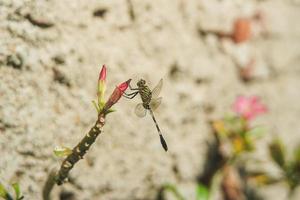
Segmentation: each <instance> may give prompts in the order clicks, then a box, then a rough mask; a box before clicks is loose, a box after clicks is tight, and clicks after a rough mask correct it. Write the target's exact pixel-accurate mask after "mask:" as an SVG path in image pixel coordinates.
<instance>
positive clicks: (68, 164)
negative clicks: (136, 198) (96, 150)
mask: <svg viewBox="0 0 300 200" xmlns="http://www.w3.org/2000/svg"><path fill="white" fill-rule="evenodd" d="M104 124H105V114H103V113H100V114H99V116H98V120H97V121H96V123H95V125H94V126H93V128H91V130H90V131H89V132H88V133H87V134H86V135H85V136H84V138H83V139H82V140H81V141H80V142H79V143H78V144H77V146H75V147H74V148H73V150H72V153H71V154H70V155H68V156H67V157H66V159H65V160H64V161H63V162H62V164H61V167H60V170H59V171H58V173H57V175H56V177H55V181H56V183H57V185H61V184H63V182H64V180H65V179H66V178H67V177H68V174H69V172H70V170H71V169H72V168H73V167H74V165H75V164H76V163H77V162H78V161H79V160H80V159H82V158H83V156H84V155H85V154H86V152H87V151H88V150H89V148H90V147H91V145H92V144H93V143H94V142H95V140H96V138H97V137H98V135H99V134H100V133H101V132H102V128H103V126H104Z"/></svg>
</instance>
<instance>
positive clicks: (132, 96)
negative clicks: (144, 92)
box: [122, 92, 139, 99]
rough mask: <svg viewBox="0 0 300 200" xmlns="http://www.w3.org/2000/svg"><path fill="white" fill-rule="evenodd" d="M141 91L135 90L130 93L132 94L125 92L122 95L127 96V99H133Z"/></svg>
mask: <svg viewBox="0 0 300 200" xmlns="http://www.w3.org/2000/svg"><path fill="white" fill-rule="evenodd" d="M138 93H139V92H133V93H130V94H126V93H124V94H123V95H122V96H123V97H125V98H127V99H133V98H134V97H135V96H136V95H137V94H138Z"/></svg>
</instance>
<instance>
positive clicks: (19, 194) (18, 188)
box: [12, 183, 21, 200]
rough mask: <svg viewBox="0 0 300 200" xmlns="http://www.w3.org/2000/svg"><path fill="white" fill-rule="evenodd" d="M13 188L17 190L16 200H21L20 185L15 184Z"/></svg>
mask: <svg viewBox="0 0 300 200" xmlns="http://www.w3.org/2000/svg"><path fill="white" fill-rule="evenodd" d="M12 187H13V188H14V190H15V194H16V199H17V200H19V199H20V198H21V190H20V186H19V184H18V183H13V184H12Z"/></svg>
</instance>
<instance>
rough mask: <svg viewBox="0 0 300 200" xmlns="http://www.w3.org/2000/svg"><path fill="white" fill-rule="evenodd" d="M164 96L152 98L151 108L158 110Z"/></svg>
mask: <svg viewBox="0 0 300 200" xmlns="http://www.w3.org/2000/svg"><path fill="white" fill-rule="evenodd" d="M161 100H162V97H159V98H156V99H151V101H150V108H151V109H152V110H156V108H158V106H159V105H160V104H161Z"/></svg>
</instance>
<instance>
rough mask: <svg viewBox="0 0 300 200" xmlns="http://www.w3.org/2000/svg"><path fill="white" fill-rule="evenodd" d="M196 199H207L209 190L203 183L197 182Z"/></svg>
mask: <svg viewBox="0 0 300 200" xmlns="http://www.w3.org/2000/svg"><path fill="white" fill-rule="evenodd" d="M196 199H197V200H208V199H209V190H208V188H207V187H206V186H205V185H203V184H201V183H199V184H198V185H197V192H196Z"/></svg>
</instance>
